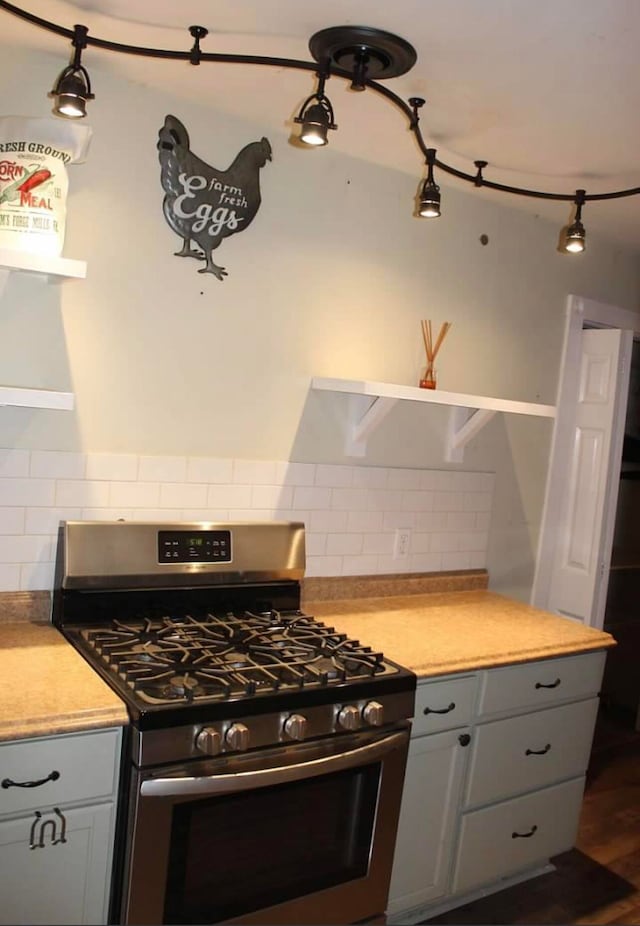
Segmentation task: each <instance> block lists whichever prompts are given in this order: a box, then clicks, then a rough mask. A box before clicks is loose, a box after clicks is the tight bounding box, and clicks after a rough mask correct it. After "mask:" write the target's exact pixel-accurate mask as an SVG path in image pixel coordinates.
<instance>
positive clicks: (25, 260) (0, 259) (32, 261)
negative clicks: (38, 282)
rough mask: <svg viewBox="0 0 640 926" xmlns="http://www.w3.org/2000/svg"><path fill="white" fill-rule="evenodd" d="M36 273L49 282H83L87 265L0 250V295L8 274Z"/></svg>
mask: <svg viewBox="0 0 640 926" xmlns="http://www.w3.org/2000/svg"><path fill="white" fill-rule="evenodd" d="M16 271H17V272H19V273H36V274H38V275H40V276H46V277H48V278H49V280H50V281H55V282H58V281H61V280H83V279H84V278H85V277H86V275H87V264H86V261H83V260H70V258H68V257H50V256H46V255H40V254H30V253H29V252H28V251H12V250H10V249H9V248H0V293H2V290H3V289H4V286H5V283H6V282H7V279H8V278H9V274H10V273H14V272H16Z"/></svg>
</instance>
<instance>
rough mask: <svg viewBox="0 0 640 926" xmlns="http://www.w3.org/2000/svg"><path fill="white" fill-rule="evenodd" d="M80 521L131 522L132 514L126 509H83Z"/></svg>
mask: <svg viewBox="0 0 640 926" xmlns="http://www.w3.org/2000/svg"><path fill="white" fill-rule="evenodd" d="M79 519H80V520H81V521H133V512H132V511H131V510H130V509H128V508H83V509H82V511H81V513H80V516H79Z"/></svg>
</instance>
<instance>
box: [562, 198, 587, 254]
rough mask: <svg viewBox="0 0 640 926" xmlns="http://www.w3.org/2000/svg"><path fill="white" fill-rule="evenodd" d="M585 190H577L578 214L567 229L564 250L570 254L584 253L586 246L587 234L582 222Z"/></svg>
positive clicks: (576, 203)
mask: <svg viewBox="0 0 640 926" xmlns="http://www.w3.org/2000/svg"><path fill="white" fill-rule="evenodd" d="M585 195H586V194H585V191H584V190H576V198H575V205H576V215H575V219H574V221H573V223H572V224H571V225H570V226H569V228H568V229H567V233H566V235H565V239H564V250H565V251H566V252H567V253H568V254H582V252H583V251H584V250H585V248H586V237H587V234H586V232H585V230H584V225H583V224H582V207H583V205H584V201H585Z"/></svg>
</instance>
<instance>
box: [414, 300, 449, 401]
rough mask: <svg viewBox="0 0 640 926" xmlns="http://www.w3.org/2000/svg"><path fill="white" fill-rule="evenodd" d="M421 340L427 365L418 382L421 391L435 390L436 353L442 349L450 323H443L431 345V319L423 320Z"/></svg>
mask: <svg viewBox="0 0 640 926" xmlns="http://www.w3.org/2000/svg"><path fill="white" fill-rule="evenodd" d="M421 324H422V339H423V341H424V349H425V351H426V354H427V365H426V367H425V371H424V376H423V377H422V379H421V380H420V388H421V389H435V388H436V369H435V362H436V357H437V355H438V351H439V350H440V348H441V347H442V342H443V341H444V339H445V338H446V336H447V332H448V331H449V328H450V327H451V322H443V323H442V326H441V328H440V332H439V334H438V337H437V338H436V341H435V344H434V343H433V334H432V331H431V319H430V318H429V319H423V320H422V322H421Z"/></svg>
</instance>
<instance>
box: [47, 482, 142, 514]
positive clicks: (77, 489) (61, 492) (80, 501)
mask: <svg viewBox="0 0 640 926" xmlns="http://www.w3.org/2000/svg"><path fill="white" fill-rule="evenodd" d="M116 484H117V483H114V485H116ZM123 485H127V486H134V487H135V486H137V483H136V482H126V483H123ZM110 486H111V483H109V482H98V481H96V480H93V479H84V480H82V479H58V480H56V494H55V504H56V505H58V506H59V507H61V508H87V507H88V508H104V507H106V506H107V505H108V504H109V489H110ZM41 504H42V505H45V504H46V502H42V503H41ZM114 504H116V505H122V504H127V503H126V502H121V501H115V502H114Z"/></svg>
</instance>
